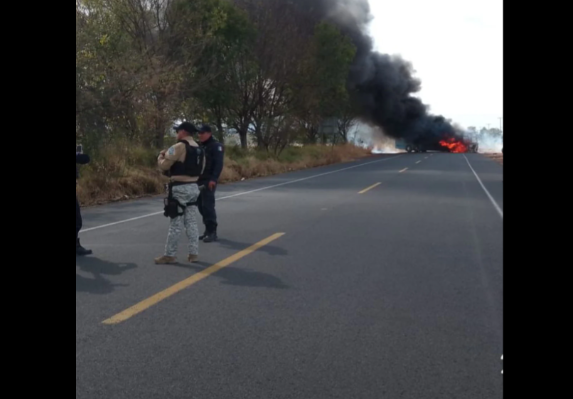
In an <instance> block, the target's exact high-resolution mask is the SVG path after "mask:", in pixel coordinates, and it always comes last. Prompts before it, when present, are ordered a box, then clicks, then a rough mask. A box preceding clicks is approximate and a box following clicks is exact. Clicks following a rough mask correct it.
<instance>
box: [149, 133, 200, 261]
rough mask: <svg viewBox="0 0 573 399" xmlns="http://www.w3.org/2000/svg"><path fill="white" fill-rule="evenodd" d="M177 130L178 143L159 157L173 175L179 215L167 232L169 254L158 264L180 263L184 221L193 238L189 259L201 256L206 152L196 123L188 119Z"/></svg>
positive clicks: (171, 186) (171, 185)
mask: <svg viewBox="0 0 573 399" xmlns="http://www.w3.org/2000/svg"><path fill="white" fill-rule="evenodd" d="M175 130H176V132H177V143H176V144H175V145H174V146H172V147H171V148H169V150H164V151H161V153H160V154H159V158H158V159H157V163H158V166H159V169H161V170H162V171H163V172H164V173H165V174H166V175H167V176H169V178H170V182H169V185H168V188H169V197H170V198H172V199H174V200H175V201H176V203H177V206H176V212H175V213H176V215H171V216H170V217H171V223H170V226H169V233H168V235H167V244H166V246H165V255H164V256H162V257H160V258H156V259H155V263H156V264H158V265H164V264H171V263H175V262H176V260H177V259H176V256H177V247H178V243H179V237H180V236H181V233H182V227H181V224H182V223H184V225H185V231H186V232H187V238H188V239H189V248H188V249H189V252H188V254H189V255H188V257H187V260H188V261H189V262H196V261H197V260H198V259H199V224H198V221H197V199H198V197H199V187H198V185H197V181H198V179H199V177H200V176H201V175H202V174H203V171H204V170H205V162H206V161H205V154H204V151H203V149H201V148H200V147H199V145H198V144H197V143H196V142H195V140H193V137H192V135H193V133H196V132H197V131H198V130H197V128H196V127H195V126H194V125H193V124H191V123H189V122H184V123H182V124H181V125H180V126H178V127H176V128H175Z"/></svg>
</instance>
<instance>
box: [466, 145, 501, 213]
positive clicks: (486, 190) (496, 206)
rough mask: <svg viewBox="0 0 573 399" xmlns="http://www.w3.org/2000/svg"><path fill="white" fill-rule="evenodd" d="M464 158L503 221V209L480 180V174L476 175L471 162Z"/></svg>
mask: <svg viewBox="0 0 573 399" xmlns="http://www.w3.org/2000/svg"><path fill="white" fill-rule="evenodd" d="M464 158H465V159H466V162H467V163H468V166H469V167H470V169H471V170H472V172H473V173H474V176H475V177H476V179H477V181H478V182H479V184H480V185H481V188H483V191H485V193H486V194H487V196H488V198H489V200H490V201H491V203H492V204H493V207H494V208H495V210H496V211H497V213H499V216H501V218H502V219H503V210H502V209H501V207H500V206H499V205H498V204H497V202H496V201H495V199H494V198H493V197H492V196H491V194H490V193H489V191H488V189H487V188H486V187H485V186H484V184H483V183H482V181H481V179H480V178H479V176H478V174H477V173H476V171H475V170H474V168H473V167H472V164H471V163H470V160H469V159H468V158H467V157H466V156H465V154H464Z"/></svg>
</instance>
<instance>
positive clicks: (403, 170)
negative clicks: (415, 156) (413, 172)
mask: <svg viewBox="0 0 573 399" xmlns="http://www.w3.org/2000/svg"><path fill="white" fill-rule="evenodd" d="M407 170H408V168H404V169H402V170H401V171H400V173H404V172H405V171H407Z"/></svg>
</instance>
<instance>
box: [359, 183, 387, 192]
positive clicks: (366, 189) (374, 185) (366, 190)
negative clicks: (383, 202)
mask: <svg viewBox="0 0 573 399" xmlns="http://www.w3.org/2000/svg"><path fill="white" fill-rule="evenodd" d="M380 184H382V183H376V184H373V185H371V186H370V187H368V188H365V189H364V190H362V191H360V192H359V193H358V194H364V193H366V192H368V191H370V190H372V189H373V188H375V187H378V186H379V185H380Z"/></svg>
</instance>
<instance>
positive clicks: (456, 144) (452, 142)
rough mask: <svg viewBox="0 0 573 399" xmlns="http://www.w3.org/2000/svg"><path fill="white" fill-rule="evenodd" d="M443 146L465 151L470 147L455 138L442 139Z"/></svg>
mask: <svg viewBox="0 0 573 399" xmlns="http://www.w3.org/2000/svg"><path fill="white" fill-rule="evenodd" d="M440 145H441V146H442V147H446V148H448V149H449V150H450V152H454V153H458V154H459V153H463V152H467V151H468V147H467V146H466V145H465V144H464V143H462V142H461V141H456V140H455V139H449V140H442V141H440Z"/></svg>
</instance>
